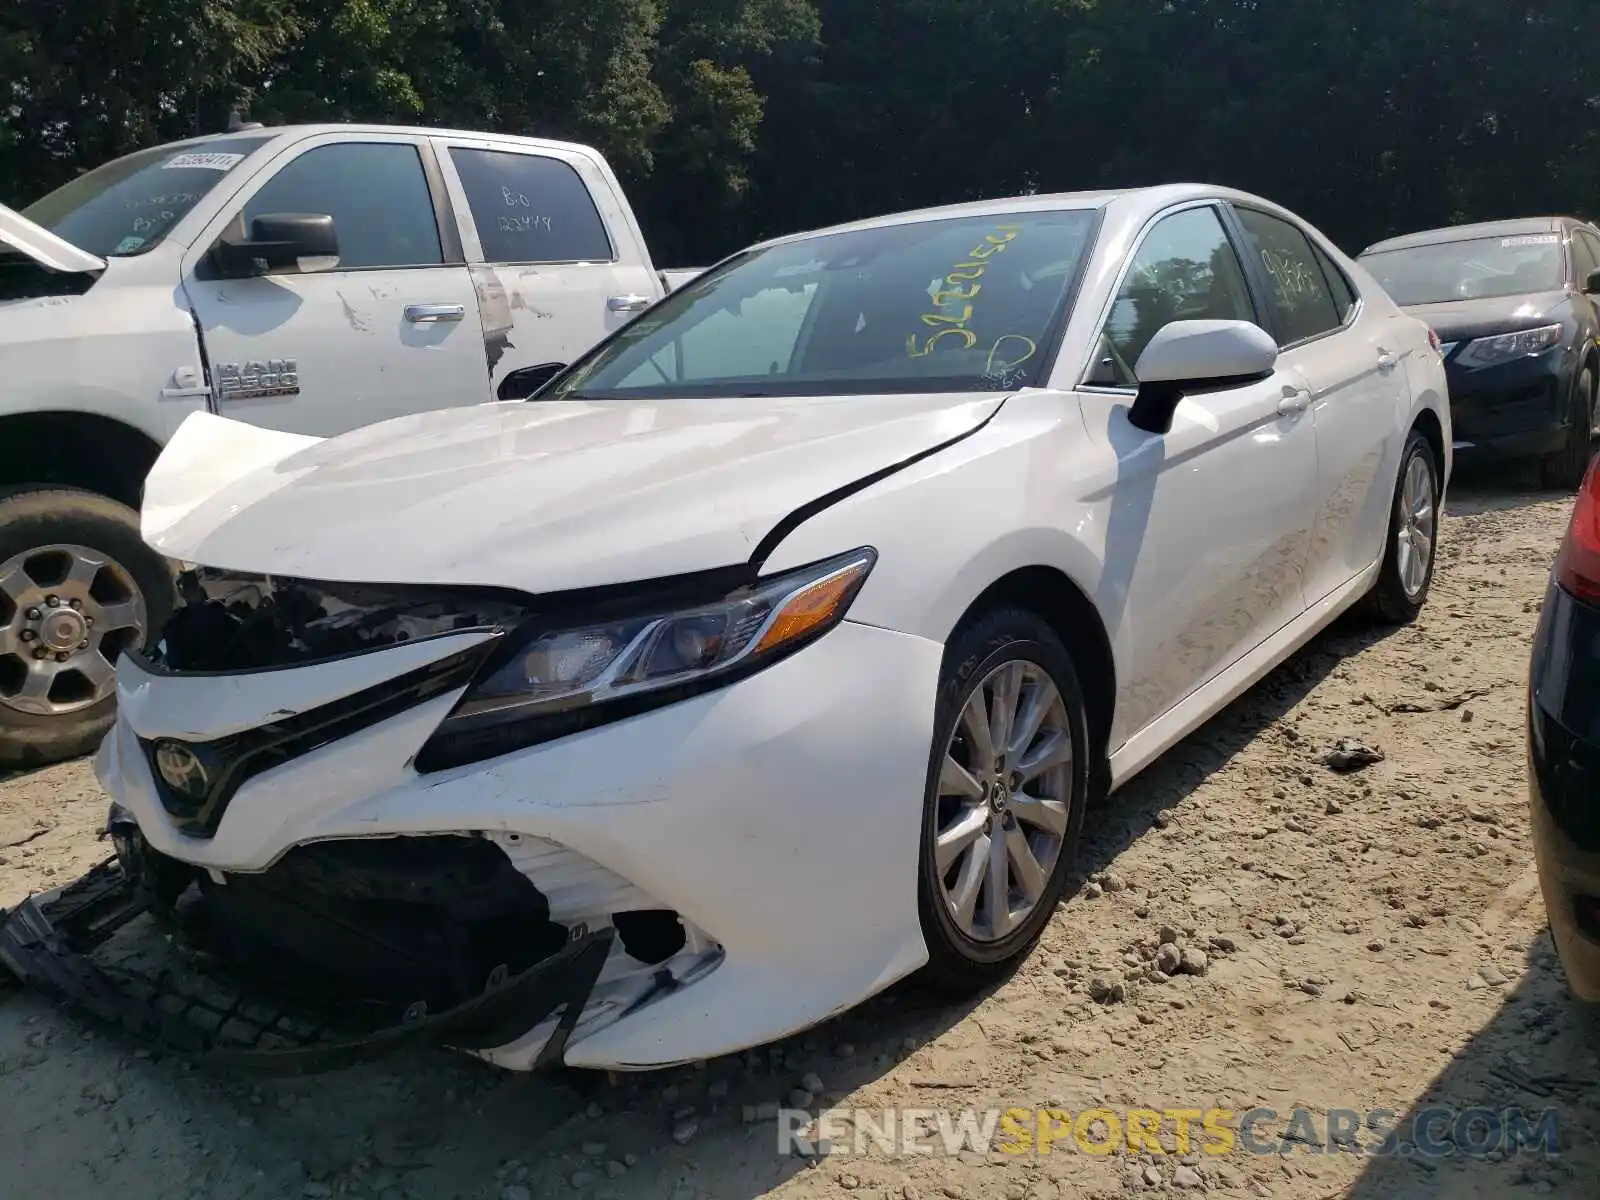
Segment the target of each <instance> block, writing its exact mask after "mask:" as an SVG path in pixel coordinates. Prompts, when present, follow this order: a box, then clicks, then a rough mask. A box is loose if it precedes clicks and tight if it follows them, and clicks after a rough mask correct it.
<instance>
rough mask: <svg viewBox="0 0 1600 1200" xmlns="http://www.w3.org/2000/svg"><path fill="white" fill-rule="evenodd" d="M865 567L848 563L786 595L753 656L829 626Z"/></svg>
mask: <svg viewBox="0 0 1600 1200" xmlns="http://www.w3.org/2000/svg"><path fill="white" fill-rule="evenodd" d="M869 565H870V564H869V563H868V562H866V561H862V562H854V563H851V564H850V565H849V566H848V567H845V568H844V569H843V570H841V571H839V572H838V573H837V574H834V575H829V576H828V577H827V578H826V579H819V580H817V582H815V583H813V584H811V585H809V586H808V587H805V588H803V589H802V590H800V591H798V592H796V593H795V594H794V595H792V596H790V597H789V598H788V599H787V600H785V601H784V602H783V606H782V607H781V608H779V609H778V614H777V616H776V617H774V618H773V620H772V624H771V625H769V626H768V627H767V632H766V633H764V634H762V635H761V641H760V642H758V643H757V644H756V649H755V653H757V654H760V653H762V652H763V651H767V650H771V649H774V648H775V647H778V646H781V645H783V644H784V643H785V642H789V641H793V640H794V639H795V638H797V637H802V636H804V635H805V634H806V633H809V632H810V631H811V630H813V629H816V628H818V627H819V626H825V625H828V624H831V623H832V622H833V620H834V618H835V617H836V616H837V615H838V613H839V610H840V608H841V606H843V605H845V604H847V603H849V601H850V597H851V596H852V595H853V594H854V592H855V590H856V588H857V587H858V586H860V583H861V581H862V579H863V578H865V576H866V573H867V568H868V566H869Z"/></svg>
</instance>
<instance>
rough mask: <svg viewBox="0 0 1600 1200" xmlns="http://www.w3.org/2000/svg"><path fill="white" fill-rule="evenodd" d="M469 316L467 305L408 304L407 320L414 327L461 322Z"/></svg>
mask: <svg viewBox="0 0 1600 1200" xmlns="http://www.w3.org/2000/svg"><path fill="white" fill-rule="evenodd" d="M466 315H467V306H466V305H465V304H408V305H406V320H408V321H410V322H411V323H412V324H413V325H433V324H437V323H438V322H440V321H459V320H461V319H462V318H463V317H465V316H466Z"/></svg>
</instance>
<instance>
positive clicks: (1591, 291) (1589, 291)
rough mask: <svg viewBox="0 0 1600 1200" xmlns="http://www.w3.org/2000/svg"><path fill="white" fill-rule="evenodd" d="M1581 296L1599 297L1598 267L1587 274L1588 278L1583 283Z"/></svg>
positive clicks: (1599, 276)
mask: <svg viewBox="0 0 1600 1200" xmlns="http://www.w3.org/2000/svg"><path fill="white" fill-rule="evenodd" d="M1583 294H1584V295H1586V296H1596V295H1600V267H1597V268H1596V269H1595V270H1593V271H1590V272H1589V277H1588V278H1587V279H1585V280H1584V281H1583Z"/></svg>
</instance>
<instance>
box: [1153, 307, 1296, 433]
mask: <svg viewBox="0 0 1600 1200" xmlns="http://www.w3.org/2000/svg"><path fill="white" fill-rule="evenodd" d="M1277 361H1278V343H1277V342H1275V341H1273V340H1272V335H1271V334H1269V333H1268V332H1267V331H1266V330H1265V329H1262V328H1261V327H1260V326H1259V325H1253V324H1251V323H1250V322H1249V321H1173V322H1172V323H1171V324H1169V325H1164V326H1162V327H1161V329H1159V330H1158V331H1157V332H1156V335H1155V337H1153V338H1151V339H1150V342H1149V344H1148V345H1146V346H1145V348H1144V353H1142V354H1140V355H1139V361H1138V362H1137V363H1136V364H1135V365H1134V368H1133V373H1134V376H1135V377H1136V378H1137V379H1138V381H1139V394H1138V396H1136V397H1135V398H1134V401H1133V407H1132V408H1130V409H1129V410H1128V420H1129V421H1130V422H1132V423H1133V425H1134V426H1135V427H1136V428H1139V429H1143V430H1144V431H1145V432H1147V433H1166V432H1168V431H1169V430H1170V429H1171V428H1172V415H1173V413H1175V412H1177V410H1178V402H1179V401H1180V400H1182V399H1183V397H1184V394H1185V393H1186V392H1192V391H1197V390H1199V389H1202V388H1217V387H1228V386H1233V385H1238V384H1243V383H1251V382H1254V381H1256V380H1259V379H1265V378H1267V377H1268V376H1270V375H1271V374H1272V370H1273V367H1274V366H1275V365H1276V364H1277Z"/></svg>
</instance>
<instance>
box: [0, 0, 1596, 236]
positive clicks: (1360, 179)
mask: <svg viewBox="0 0 1600 1200" xmlns="http://www.w3.org/2000/svg"><path fill="white" fill-rule="evenodd" d="M1591 2H1592V0H1410V2H1409V3H1404V4H1396V3H1393V2H1392V0H1385V2H1380V0H871V2H870V3H864V2H863V0H7V2H6V3H5V4H4V5H0V199H4V200H5V201H6V202H7V203H10V204H13V205H16V204H20V203H25V202H27V201H29V200H31V199H33V198H35V197H36V196H37V195H39V194H41V193H43V192H44V191H46V190H48V189H49V188H51V187H53V186H55V185H57V184H59V183H61V182H62V181H64V180H66V179H68V178H71V177H72V176H73V175H74V174H75V173H77V172H79V171H82V170H84V169H87V168H88V167H91V166H94V165H96V164H98V163H100V162H102V161H104V160H105V159H107V158H109V157H111V156H113V155H116V154H120V153H124V152H126V151H128V150H131V149H134V148H136V147H139V146H144V145H149V144H152V143H154V142H159V141H164V140H170V139H174V138H179V137H185V136H189V135H192V134H196V133H207V132H213V131H216V130H220V129H222V128H224V127H225V124H226V121H227V117H228V113H229V111H230V109H232V108H234V107H236V106H237V107H242V108H243V109H245V110H246V111H247V112H248V114H249V115H250V116H251V118H253V119H256V120H262V121H267V122H270V123H285V122H291V121H311V120H315V121H329V120H334V121H343V120H362V121H383V122H404V123H412V124H425V125H439V126H451V127H457V128H474V129H491V130H499V131H504V132H512V133H533V134H542V135H547V136H556V137H566V138H574V139H578V140H582V141H588V142H592V143H594V144H596V145H598V146H599V147H600V148H601V149H603V150H604V151H605V152H606V154H607V155H608V156H609V157H610V158H611V160H612V162H613V164H614V165H615V166H616V167H617V169H618V170H619V172H621V173H622V175H623V177H624V179H625V181H626V182H627V184H628V186H629V187H630V189H631V194H632V196H633V198H634V200H635V204H636V206H637V207H638V208H639V209H640V211H641V215H642V219H643V220H644V223H645V226H646V230H647V232H648V233H649V235H650V236H651V238H652V239H653V241H654V243H655V245H656V248H657V253H658V255H659V256H660V257H661V258H662V259H663V260H664V261H666V262H681V261H699V262H704V261H707V260H710V259H714V258H716V257H718V256H720V255H722V254H724V253H727V252H729V251H731V250H733V249H735V248H737V247H738V246H739V245H740V244H742V243H744V242H746V241H749V240H752V239H754V238H757V237H761V236H766V235H771V234H777V233H782V232H786V231H789V230H793V229H799V228H806V227H813V226H817V225H820V224H825V223H829V222H833V221H839V220H846V219H850V218H853V217H858V216H863V215H867V214H871V213H877V212H884V211H890V210H894V209H899V208H908V207H920V206H925V205H930V204H939V203H945V202H950V201H957V200H963V199H969V198H973V197H978V196H994V195H1005V194H1010V193H1017V192H1028V191H1056V190H1071V189H1080V188H1100V187H1110V186H1122V185H1130V184H1145V183H1154V182H1160V181H1173V180H1180V179H1183V180H1205V181H1209V182H1215V183H1224V184H1231V185H1235V186H1239V187H1244V188H1247V189H1249V190H1252V191H1256V192H1259V193H1261V194H1264V195H1267V196H1269V197H1272V198H1274V199H1277V200H1279V201H1280V202H1282V203H1284V204H1287V205H1288V206H1289V207H1291V208H1294V209H1296V210H1297V211H1299V212H1301V213H1303V214H1304V215H1305V216H1306V217H1307V218H1309V219H1310V220H1312V221H1314V222H1316V223H1318V224H1319V225H1321V226H1322V227H1323V228H1324V229H1325V230H1327V232H1328V233H1329V234H1330V235H1332V236H1333V237H1335V238H1336V239H1338V240H1339V241H1341V242H1342V243H1343V244H1344V245H1345V246H1346V248H1347V249H1350V250H1358V249H1360V248H1361V246H1362V245H1364V244H1366V243H1367V242H1369V241H1371V240H1373V239H1375V238H1377V237H1380V236H1383V235H1385V234H1389V233H1393V232H1398V231H1401V230H1406V229H1414V228H1420V227H1424V226H1429V225H1434V224H1440V223H1444V222H1449V221H1456V220H1464V219H1475V218H1486V217H1494V216H1509V215H1516V214H1522V213H1533V212H1552V211H1567V212H1577V213H1579V214H1583V215H1587V213H1588V212H1589V211H1590V210H1591V209H1592V208H1593V207H1595V198H1596V197H1597V196H1600V145H1597V142H1600V83H1597V82H1595V81H1594V73H1593V71H1592V69H1591V63H1592V56H1590V55H1589V54H1588V53H1587V51H1588V45H1589V40H1590V39H1589V36H1588V22H1586V21H1584V20H1583V19H1582V18H1583V17H1584V16H1586V15H1587V14H1588V11H1589V10H1588V4H1589V3H1591Z"/></svg>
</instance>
